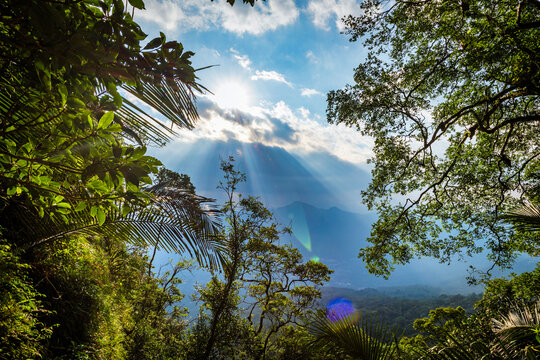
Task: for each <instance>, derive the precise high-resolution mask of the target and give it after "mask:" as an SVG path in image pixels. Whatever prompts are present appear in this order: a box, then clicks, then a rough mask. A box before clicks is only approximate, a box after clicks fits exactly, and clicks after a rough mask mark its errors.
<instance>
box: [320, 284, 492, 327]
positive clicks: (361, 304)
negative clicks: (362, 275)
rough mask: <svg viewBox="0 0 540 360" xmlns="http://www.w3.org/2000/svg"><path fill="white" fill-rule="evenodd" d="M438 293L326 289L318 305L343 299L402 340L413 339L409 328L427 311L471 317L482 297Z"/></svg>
mask: <svg viewBox="0 0 540 360" xmlns="http://www.w3.org/2000/svg"><path fill="white" fill-rule="evenodd" d="M441 291H442V290H441V289H437V288H433V287H429V286H421V285H416V286H405V287H403V286H402V287H391V288H388V287H386V288H385V287H383V288H376V289H373V288H367V289H362V290H352V289H344V288H337V287H325V288H324V289H323V291H322V298H321V304H322V305H323V306H324V305H326V304H328V302H329V301H330V300H332V299H335V298H338V297H341V298H346V299H348V300H349V301H351V302H352V303H353V305H354V307H355V309H356V310H357V311H358V312H360V313H362V314H363V315H364V316H366V315H369V314H373V315H374V316H376V318H377V320H378V321H381V322H382V323H383V324H385V326H387V327H388V328H391V329H394V330H395V331H396V333H397V334H401V333H402V332H403V335H405V336H414V335H416V331H415V330H414V328H413V326H412V325H413V323H414V320H416V319H419V318H423V317H427V316H428V315H429V311H430V310H432V309H435V308H438V307H453V308H455V307H458V306H461V307H463V308H464V309H465V311H466V312H467V313H469V314H470V313H473V312H474V304H475V303H476V302H477V301H478V300H480V299H481V297H482V295H481V294H469V295H460V294H457V295H446V294H442V293H441ZM391 294H400V295H402V296H393V295H391Z"/></svg>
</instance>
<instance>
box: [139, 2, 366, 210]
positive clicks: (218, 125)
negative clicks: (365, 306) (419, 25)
mask: <svg viewBox="0 0 540 360" xmlns="http://www.w3.org/2000/svg"><path fill="white" fill-rule="evenodd" d="M145 6H146V10H144V11H137V12H136V13H135V20H136V21H137V22H138V23H139V24H141V26H142V27H143V29H144V30H145V31H146V32H147V33H148V34H149V36H148V39H151V38H153V37H155V36H157V34H158V33H159V31H163V32H164V33H165V34H166V35H167V37H168V39H170V40H172V39H174V40H178V41H180V42H182V44H183V45H184V48H185V49H188V50H191V51H194V52H195V53H196V55H195V56H194V57H193V63H194V66H195V67H196V68H199V67H204V66H208V65H216V66H214V67H212V68H210V69H205V70H202V71H200V72H199V73H198V75H199V78H200V82H201V83H202V84H203V85H204V86H206V87H207V88H209V89H210V90H211V91H212V92H213V93H214V95H211V94H207V95H206V96H201V97H199V101H198V105H199V112H200V115H201V120H200V121H199V123H198V124H197V126H196V129H195V130H194V131H191V132H190V131H181V132H180V134H179V136H178V138H177V139H175V140H174V141H173V142H171V143H170V144H169V145H168V146H167V148H166V149H161V150H159V151H157V153H158V154H159V155H158V156H159V158H160V159H161V160H162V161H163V162H164V163H165V164H166V165H167V163H168V162H169V161H172V159H173V158H174V157H175V153H176V152H178V153H181V152H182V151H183V150H185V148H187V147H188V146H189V145H192V144H194V143H197V142H200V141H205V142H217V141H225V142H226V141H239V142H241V143H243V144H257V143H258V144H263V145H266V146H270V147H279V148H282V149H284V150H286V151H288V152H289V153H291V154H292V155H293V156H295V157H296V158H297V159H298V160H299V161H301V162H302V163H303V165H305V166H306V168H310V169H311V170H312V171H313V172H317V168H318V169H321V171H320V173H324V171H322V169H323V168H324V167H325V166H326V165H328V166H333V165H335V164H331V162H337V163H340V166H341V167H343V166H345V167H349V170H350V171H352V172H354V171H356V170H355V169H358V174H361V175H358V176H364V175H363V174H365V173H366V170H367V166H366V159H367V158H368V157H369V156H370V154H371V150H370V148H371V140H370V139H367V138H364V137H362V136H360V134H359V133H358V132H357V131H356V130H354V129H350V128H346V127H344V126H334V125H329V124H327V122H326V116H325V109H326V93H327V92H328V91H329V90H332V89H338V88H342V87H344V86H345V85H346V84H347V83H348V82H351V81H352V74H353V69H354V67H355V66H357V65H358V64H359V63H360V61H361V59H362V56H363V50H362V46H361V44H360V43H351V42H349V41H348V37H347V36H346V35H343V34H341V33H340V32H341V31H343V30H344V26H343V23H342V22H341V20H340V19H341V18H342V17H343V16H345V15H347V14H349V13H358V11H359V5H358V2H357V1H355V0H308V1H293V0H279V1H278V0H269V1H266V2H261V1H258V2H257V3H256V5H255V6H254V7H253V8H252V7H251V6H249V5H245V4H242V3H241V2H239V1H237V4H235V6H233V7H231V6H230V5H228V4H227V3H225V1H222V0H219V1H218V0H216V1H213V2H212V1H210V0H207V1H205V0H145ZM235 155H237V156H242V154H240V153H239V154H235ZM188 173H189V172H188ZM327 175H328V176H327V179H322V181H325V182H332V176H329V175H330V174H327ZM333 177H334V178H335V174H334V175H333ZM334 185H335V187H339V185H336V184H329V186H334ZM347 190H350V189H347ZM356 193H357V194H358V193H359V189H358V190H357V191H356ZM293 200H294V199H293ZM356 200H358V201H355V203H359V196H358V197H357V199H356ZM340 205H342V206H343V207H344V208H348V209H352V210H354V209H355V206H354V205H351V204H340V203H333V204H328V206H340ZM356 209H358V208H356Z"/></svg>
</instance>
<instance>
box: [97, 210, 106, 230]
mask: <svg viewBox="0 0 540 360" xmlns="http://www.w3.org/2000/svg"><path fill="white" fill-rule="evenodd" d="M97 220H98V224H99V226H101V225H103V223H104V222H105V212H104V211H103V210H101V209H98V210H97Z"/></svg>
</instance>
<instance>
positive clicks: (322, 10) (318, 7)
mask: <svg viewBox="0 0 540 360" xmlns="http://www.w3.org/2000/svg"><path fill="white" fill-rule="evenodd" d="M307 12H308V14H310V15H311V17H312V19H313V24H314V25H315V26H317V27H319V28H321V29H325V30H330V26H329V24H328V23H329V22H330V21H331V20H334V19H335V21H336V27H337V28H338V30H339V31H343V30H345V26H344V24H343V22H342V21H341V19H342V18H343V17H344V16H347V15H349V14H352V15H359V13H360V5H359V4H358V2H357V0H311V1H310V2H309V4H308V6H307Z"/></svg>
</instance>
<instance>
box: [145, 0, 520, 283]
mask: <svg viewBox="0 0 540 360" xmlns="http://www.w3.org/2000/svg"><path fill="white" fill-rule="evenodd" d="M145 5H146V9H147V10H146V11H137V12H136V13H135V21H137V22H138V23H139V24H141V26H142V27H143V30H145V31H146V32H147V33H148V34H149V36H148V40H150V39H152V38H153V37H155V36H158V34H159V31H163V32H164V33H165V34H166V35H167V37H168V39H169V40H173V39H174V40H177V41H180V42H182V43H183V45H184V48H185V49H187V50H191V51H194V52H195V53H196V55H195V56H194V57H193V64H194V66H195V67H196V68H200V67H205V66H208V65H216V66H214V67H212V68H210V69H206V70H203V71H200V72H199V73H198V75H199V78H200V82H201V83H202V84H203V85H204V86H206V87H207V88H209V89H210V90H211V91H212V92H213V93H214V95H211V94H207V95H203V96H199V99H198V109H199V113H200V116H201V119H200V121H199V122H198V124H197V125H196V128H195V129H194V130H193V131H187V130H186V131H180V132H179V135H178V137H177V138H175V139H174V140H173V141H171V142H170V143H169V144H168V145H167V146H166V147H164V148H160V149H152V150H151V151H150V153H151V154H152V155H155V156H156V157H158V158H159V159H160V160H161V161H162V162H163V163H164V165H165V166H167V167H168V168H171V169H173V170H176V171H179V172H185V173H187V174H189V175H190V176H191V177H192V179H193V182H194V184H195V185H196V186H197V190H198V192H200V193H202V194H203V195H208V196H215V194H216V193H215V187H216V185H217V183H218V180H219V169H218V168H219V158H220V157H221V158H224V157H227V156H228V155H234V156H235V157H237V159H238V163H239V164H243V165H245V167H246V168H244V169H241V170H243V171H246V172H247V175H248V182H249V191H250V192H251V193H252V194H253V195H255V196H261V198H262V199H263V201H264V202H265V204H266V205H267V206H268V207H270V208H275V207H279V206H285V205H287V204H289V203H292V202H294V201H303V202H306V203H310V204H311V205H315V206H317V207H319V208H326V209H328V208H330V207H333V206H337V207H339V208H342V209H345V210H349V211H354V212H365V211H366V210H365V208H363V207H362V206H361V197H360V190H362V189H363V188H365V187H366V185H367V183H368V182H369V177H370V176H369V165H368V164H367V159H368V158H369V157H370V156H371V155H372V153H371V148H372V140H371V139H369V138H366V137H362V136H361V135H360V134H359V133H358V132H357V131H356V130H355V129H351V128H347V127H345V126H335V125H329V124H328V123H327V122H326V116H325V109H326V93H327V92H328V91H330V90H333V89H339V88H343V87H344V86H345V85H346V84H347V83H350V82H352V80H353V71H354V68H355V67H356V66H357V65H358V64H359V63H360V62H361V61H362V59H363V57H364V55H365V52H364V50H363V48H362V44H361V43H360V42H357V43H351V42H349V41H348V37H347V35H344V34H342V33H341V32H342V31H343V30H344V26H343V23H342V22H341V20H340V19H341V18H342V17H343V16H345V15H347V14H357V13H358V12H359V10H360V8H359V2H358V1H356V0H303V1H294V0H268V1H266V2H261V1H259V2H257V3H256V5H255V6H254V7H253V8H252V7H251V6H249V5H244V4H242V3H241V0H237V4H236V5H235V6H233V7H231V6H230V5H228V4H227V3H225V1H223V0H216V1H213V2H212V1H210V0H145ZM285 167H287V169H284V168H285ZM265 195H266V196H265ZM395 201H399V199H397V198H396V199H395ZM359 230H361V231H360V232H361V233H367V232H368V231H369V229H368V228H366V229H359ZM352 235H354V236H352ZM352 235H351V239H350V240H348V241H349V242H348V243H344V244H342V246H344V248H346V250H347V251H348V252H349V253H350V254H351V255H352V256H353V257H354V255H355V254H356V253H357V251H358V248H359V247H360V246H359V244H360V242H361V241H363V240H364V238H355V236H356V237H358V236H360V235H359V233H358V234H352ZM364 237H365V236H364ZM308 250H309V249H308ZM309 255H310V256H311V255H317V256H319V255H320V256H322V255H321V254H309ZM338 260H339V259H338ZM351 261H354V262H351V264H350V265H347V266H349V267H350V270H351V271H352V272H353V273H358V272H359V271H360V270H357V267H358V268H359V267H361V266H363V264H362V263H361V262H360V261H358V260H351ZM474 261H475V262H478V261H479V260H478V259H475V260H474ZM415 264H416V265H414V264H413V265H410V266H408V267H407V269H405V268H400V269H398V271H397V272H396V274H397V275H395V276H394V278H395V279H396V281H398V282H401V281H403V278H407V279H408V280H407V281H409V282H412V283H415V282H417V281H420V280H418V279H419V278H422V279H424V278H425V277H426V276H427V277H429V279H427V278H426V279H424V280H423V281H425V282H426V283H434V284H438V283H439V282H440V280H441V279H443V278H444V279H447V278H448V276H450V277H452V278H453V279H455V281H456V284H459V286H464V284H465V276H466V268H467V266H468V264H467V263H463V262H454V263H453V264H452V267H451V268H450V267H448V266H446V265H441V264H437V262H436V261H435V260H433V259H423V260H419V261H417V262H415ZM523 264H524V266H525V265H526V266H529V265H527V264H528V263H527V261H525V260H524V262H523ZM415 269H416V270H415ZM400 271H401V272H402V274H401V275H403V276H402V277H400V275H399V272H400ZM415 271H417V273H415ZM336 276H337V274H336ZM344 276H345V275H344ZM396 276H397V278H396ZM352 278H354V281H355V282H356V283H355V284H354V286H355V287H361V286H362V281H363V280H362V279H361V278H358V276H353V277H352ZM352 278H351V279H352ZM351 281H352V280H351ZM445 282H446V285H447V286H449V280H448V281H446V280H445ZM469 291H470V289H469Z"/></svg>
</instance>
